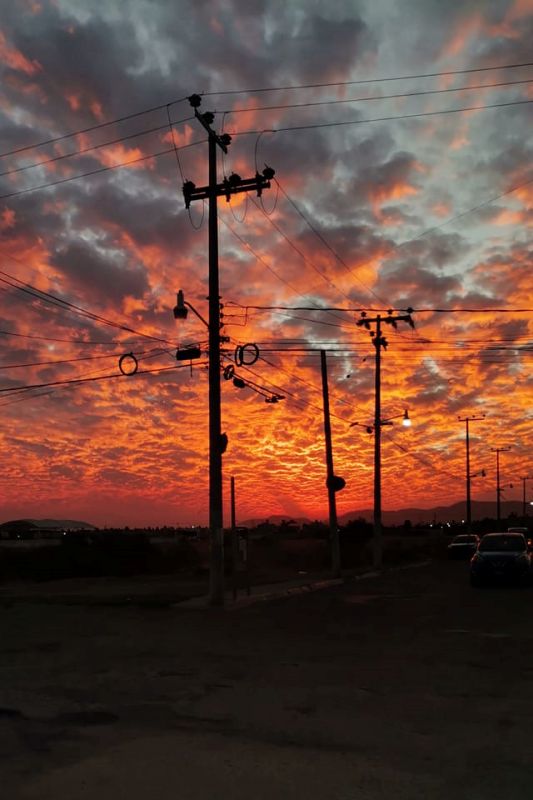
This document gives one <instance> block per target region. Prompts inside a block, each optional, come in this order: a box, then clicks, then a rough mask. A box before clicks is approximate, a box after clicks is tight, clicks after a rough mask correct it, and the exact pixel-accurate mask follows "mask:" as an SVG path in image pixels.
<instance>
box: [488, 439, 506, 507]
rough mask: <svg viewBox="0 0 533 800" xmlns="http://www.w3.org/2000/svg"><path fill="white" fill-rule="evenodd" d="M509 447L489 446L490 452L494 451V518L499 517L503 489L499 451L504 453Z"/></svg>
mask: <svg viewBox="0 0 533 800" xmlns="http://www.w3.org/2000/svg"><path fill="white" fill-rule="evenodd" d="M510 449H511V448H510V447H491V448H490V451H491V453H496V519H497V521H498V522H500V519H501V494H502V491H503V489H502V488H501V487H500V453H506V452H507V451H508V450H510Z"/></svg>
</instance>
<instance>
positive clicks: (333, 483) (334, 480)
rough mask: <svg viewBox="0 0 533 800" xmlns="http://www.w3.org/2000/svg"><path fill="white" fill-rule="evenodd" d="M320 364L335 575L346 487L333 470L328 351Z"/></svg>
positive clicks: (332, 563)
mask: <svg viewBox="0 0 533 800" xmlns="http://www.w3.org/2000/svg"><path fill="white" fill-rule="evenodd" d="M320 364H321V367H322V399H323V408H324V438H325V440H326V474H327V478H326V486H327V488H328V506H329V536H330V547H331V571H332V573H333V575H334V576H335V577H339V576H340V574H341V560H340V546H339V526H338V522H337V501H336V497H335V494H336V492H338V491H340V490H341V489H343V488H344V486H345V482H344V479H343V478H339V477H338V476H336V475H335V473H334V471H333V448H332V444H331V421H330V414H329V391H328V367H327V361H326V353H325V351H324V350H321V351H320Z"/></svg>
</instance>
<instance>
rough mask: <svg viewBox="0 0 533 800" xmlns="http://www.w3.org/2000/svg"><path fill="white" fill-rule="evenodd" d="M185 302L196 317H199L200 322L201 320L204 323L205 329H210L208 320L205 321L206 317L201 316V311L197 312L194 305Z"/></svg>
mask: <svg viewBox="0 0 533 800" xmlns="http://www.w3.org/2000/svg"><path fill="white" fill-rule="evenodd" d="M183 302H184V305H186V306H187V308H190V309H191V311H192V313H193V314H196V316H197V317H198V319H199V320H201V322H203V323H204V325H205V327H206V328H208V329H209V323H208V322H207V320H206V319H204V317H202V315H201V314H200V312H199V311H197V310H196V309H195V307H194V306H193V305H192V303H189V302H188V301H187V300H184V301H183Z"/></svg>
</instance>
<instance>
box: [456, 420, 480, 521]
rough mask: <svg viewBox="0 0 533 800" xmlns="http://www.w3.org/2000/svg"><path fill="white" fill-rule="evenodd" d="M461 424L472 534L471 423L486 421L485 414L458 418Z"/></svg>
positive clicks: (468, 510) (468, 512) (467, 513)
mask: <svg viewBox="0 0 533 800" xmlns="http://www.w3.org/2000/svg"><path fill="white" fill-rule="evenodd" d="M457 419H458V420H459V422H465V423H466V530H467V531H468V533H471V532H472V499H471V496H470V478H471V477H472V476H471V473H470V433H469V427H468V425H469V423H470V422H477V421H478V420H482V419H485V414H480V415H479V416H477V417H475V416H474V417H457Z"/></svg>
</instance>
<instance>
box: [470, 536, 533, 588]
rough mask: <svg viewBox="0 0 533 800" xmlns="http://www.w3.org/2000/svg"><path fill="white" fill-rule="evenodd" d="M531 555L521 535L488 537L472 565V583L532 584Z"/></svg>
mask: <svg viewBox="0 0 533 800" xmlns="http://www.w3.org/2000/svg"><path fill="white" fill-rule="evenodd" d="M530 579H531V555H530V553H529V552H528V547H527V541H526V538H525V536H524V535H523V534H522V533H513V532H509V531H508V532H507V533H486V534H485V536H484V537H483V538H482V540H481V541H480V543H479V545H478V548H477V550H476V552H475V553H474V555H473V556H472V560H471V562H470V583H471V584H472V586H480V585H481V584H483V583H488V582H506V583H511V584H525V583H529V581H530Z"/></svg>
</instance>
